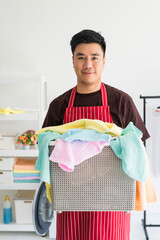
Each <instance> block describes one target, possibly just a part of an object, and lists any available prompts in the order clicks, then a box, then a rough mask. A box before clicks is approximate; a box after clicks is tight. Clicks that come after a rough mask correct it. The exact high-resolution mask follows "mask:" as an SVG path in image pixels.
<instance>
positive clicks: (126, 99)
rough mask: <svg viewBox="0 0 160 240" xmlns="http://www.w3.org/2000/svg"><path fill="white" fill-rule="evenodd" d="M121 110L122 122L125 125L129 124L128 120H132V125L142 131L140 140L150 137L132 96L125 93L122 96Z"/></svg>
mask: <svg viewBox="0 0 160 240" xmlns="http://www.w3.org/2000/svg"><path fill="white" fill-rule="evenodd" d="M121 108H122V109H121V111H122V112H123V114H122V115H121V118H122V119H121V121H122V122H123V123H124V125H125V126H127V125H128V124H129V122H133V123H134V125H135V126H136V127H137V128H138V129H139V130H141V131H142V133H143V137H142V140H143V141H145V140H146V139H147V138H149V137H150V135H149V133H148V131H147V129H146V127H145V125H144V122H143V120H142V118H141V116H140V114H139V112H138V110H137V108H136V106H135V104H134V102H133V100H132V98H131V97H130V96H129V95H127V94H126V96H123V97H122V105H121Z"/></svg>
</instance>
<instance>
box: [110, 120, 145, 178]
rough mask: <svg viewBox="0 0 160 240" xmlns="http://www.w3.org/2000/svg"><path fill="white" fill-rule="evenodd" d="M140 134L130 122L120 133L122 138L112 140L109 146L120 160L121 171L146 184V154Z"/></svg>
mask: <svg viewBox="0 0 160 240" xmlns="http://www.w3.org/2000/svg"><path fill="white" fill-rule="evenodd" d="M141 137H142V132H141V131H140V130H139V129H138V128H136V127H135V126H134V125H133V123H132V122H130V123H129V124H128V126H127V127H126V128H125V129H124V130H123V131H122V136H120V137H118V138H116V139H114V140H112V141H111V142H110V146H111V148H112V150H113V151H114V153H115V154H116V156H117V157H119V158H120V159H122V168H123V171H124V172H125V173H126V174H127V175H128V176H129V177H131V178H133V179H136V180H138V181H139V182H142V183H144V182H146V180H147V175H148V169H147V154H146V151H145V147H144V145H143V142H142V140H141V139H140V138H141Z"/></svg>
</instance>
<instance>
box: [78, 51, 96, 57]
mask: <svg viewBox="0 0 160 240" xmlns="http://www.w3.org/2000/svg"><path fill="white" fill-rule="evenodd" d="M76 56H85V54H84V53H81V52H79V53H77V54H76ZM91 56H100V54H99V53H92V54H91Z"/></svg>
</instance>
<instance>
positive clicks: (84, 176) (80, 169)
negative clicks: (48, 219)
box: [49, 143, 136, 212]
mask: <svg viewBox="0 0 160 240" xmlns="http://www.w3.org/2000/svg"><path fill="white" fill-rule="evenodd" d="M53 148H54V145H53V144H52V143H51V144H50V146H49V154H51V152H52V150H53ZM50 171H51V198H52V208H53V210H54V211H127V212H128V211H132V210H134V206H135V190H136V181H135V180H133V179H131V178H130V177H128V176H127V175H126V174H125V173H124V172H123V170H122V161H121V160H120V159H119V158H118V157H116V155H115V154H114V152H113V151H112V149H111V148H110V147H109V146H108V147H104V149H103V151H102V152H101V153H100V154H98V155H96V156H94V157H92V158H90V159H88V160H86V161H84V162H82V163H81V164H79V165H77V166H75V169H74V171H73V172H66V171H63V170H62V169H61V168H60V167H59V166H58V164H57V163H54V162H51V161H50Z"/></svg>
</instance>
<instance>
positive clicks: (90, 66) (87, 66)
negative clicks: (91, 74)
mask: <svg viewBox="0 0 160 240" xmlns="http://www.w3.org/2000/svg"><path fill="white" fill-rule="evenodd" d="M84 68H92V61H91V60H90V59H86V60H85V62H84Z"/></svg>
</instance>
